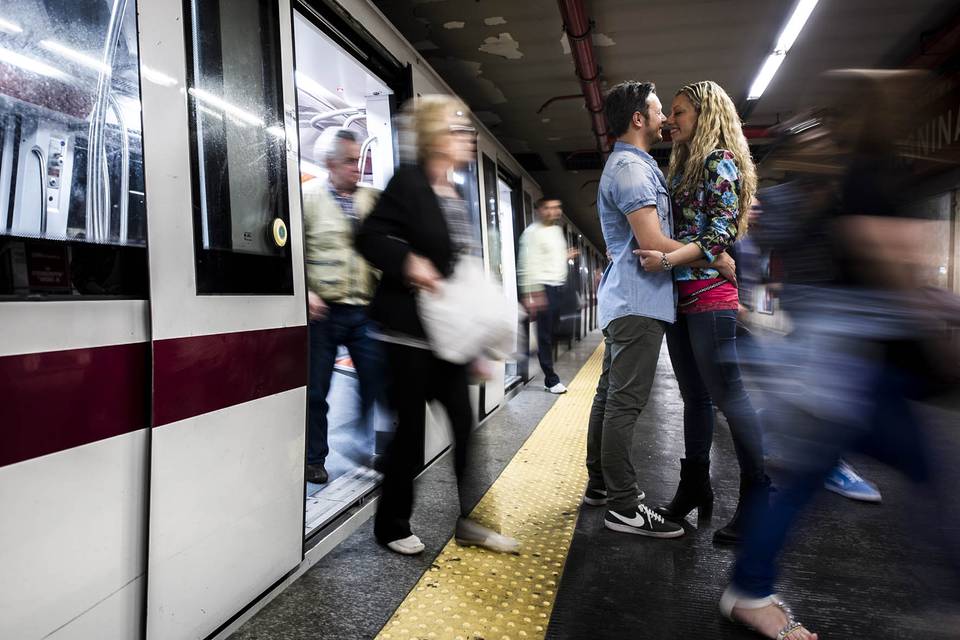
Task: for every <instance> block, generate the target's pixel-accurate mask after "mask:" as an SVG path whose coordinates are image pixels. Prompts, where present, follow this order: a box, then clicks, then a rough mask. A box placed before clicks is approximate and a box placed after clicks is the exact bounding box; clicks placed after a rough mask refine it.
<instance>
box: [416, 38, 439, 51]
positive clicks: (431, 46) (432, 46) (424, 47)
mask: <svg viewBox="0 0 960 640" xmlns="http://www.w3.org/2000/svg"><path fill="white" fill-rule="evenodd" d="M413 48H414V49H416V50H417V51H437V50H438V49H440V47H438V46H437V45H436V43H435V42H432V41H430V40H421V41H420V42H414V43H413Z"/></svg>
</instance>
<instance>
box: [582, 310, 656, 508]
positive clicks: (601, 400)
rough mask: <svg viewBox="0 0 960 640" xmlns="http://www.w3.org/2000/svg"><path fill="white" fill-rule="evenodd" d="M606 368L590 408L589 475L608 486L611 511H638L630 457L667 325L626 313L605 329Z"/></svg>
mask: <svg viewBox="0 0 960 640" xmlns="http://www.w3.org/2000/svg"><path fill="white" fill-rule="evenodd" d="M603 336H604V345H603V369H602V371H601V373H600V381H599V382H598V383H597V392H596V394H595V395H594V396H593V406H592V407H591V409H590V425H589V427H588V432H587V473H588V475H589V476H590V487H591V488H593V489H606V491H607V505H608V507H609V508H610V509H616V510H618V511H626V510H629V509H635V508H636V506H637V503H638V500H637V496H638V495H639V491H638V489H639V487H638V486H637V473H636V471H635V470H634V468H633V461H632V460H631V459H630V451H631V450H632V449H633V436H634V433H635V432H636V427H637V418H639V417H640V413H641V412H642V411H643V409H644V407H645V406H646V404H647V400H648V399H649V397H650V389H651V387H652V386H653V379H654V376H655V374H656V372H657V360H658V359H659V358H660V347H661V346H662V345H663V323H662V322H661V321H659V320H654V319H652V318H644V317H641V316H625V317H623V318H617V319H616V320H614V321H613V322H611V323H610V324H609V325H607V328H606V329H604V330H603Z"/></svg>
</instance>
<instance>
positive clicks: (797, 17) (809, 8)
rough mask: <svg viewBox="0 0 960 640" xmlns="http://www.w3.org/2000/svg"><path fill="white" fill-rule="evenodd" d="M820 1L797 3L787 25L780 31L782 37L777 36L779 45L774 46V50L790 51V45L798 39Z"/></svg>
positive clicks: (806, 0)
mask: <svg viewBox="0 0 960 640" xmlns="http://www.w3.org/2000/svg"><path fill="white" fill-rule="evenodd" d="M818 1H819V0H800V2H799V3H797V6H796V7H795V8H794V10H793V14H792V15H791V16H790V19H789V20H787V26H785V27H784V28H783V31H781V32H780V37H779V38H777V46H776V47H774V51H783V52H784V53H786V52H787V51H790V47H792V46H793V43H794V42H795V41H796V40H797V36H799V35H800V32H801V31H802V30H803V26H804V25H805V24H807V18H809V17H810V14H811V13H812V12H813V9H814V7H816V6H817V2H818Z"/></svg>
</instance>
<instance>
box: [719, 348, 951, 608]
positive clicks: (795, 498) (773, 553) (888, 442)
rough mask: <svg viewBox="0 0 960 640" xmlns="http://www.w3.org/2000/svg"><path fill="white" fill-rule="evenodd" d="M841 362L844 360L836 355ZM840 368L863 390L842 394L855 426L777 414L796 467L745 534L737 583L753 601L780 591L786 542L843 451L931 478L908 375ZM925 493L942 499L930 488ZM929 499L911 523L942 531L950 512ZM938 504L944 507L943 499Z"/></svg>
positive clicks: (850, 365) (784, 407) (786, 410)
mask: <svg viewBox="0 0 960 640" xmlns="http://www.w3.org/2000/svg"><path fill="white" fill-rule="evenodd" d="M837 360H840V359H837V358H834V361H835V362H836V361H837ZM839 364H840V366H839V372H836V373H837V375H840V376H842V377H847V379H848V380H850V381H852V383H851V384H849V385H845V386H848V387H853V386H855V387H858V390H862V391H864V392H865V393H862V394H856V395H854V394H849V395H847V394H846V393H845V394H844V396H843V401H845V402H846V403H847V404H848V406H849V410H850V412H851V413H855V414H856V415H855V416H852V419H851V420H850V421H846V420H843V421H840V422H837V421H833V420H824V419H822V418H821V417H819V416H816V417H815V416H813V415H810V414H809V413H808V412H806V411H802V410H799V409H798V408H797V407H792V406H789V405H788V404H780V405H779V406H777V407H776V408H775V409H774V411H775V412H776V417H777V422H778V423H781V424H783V425H790V428H791V431H792V433H794V434H795V435H794V437H793V438H792V439H791V453H792V456H793V458H794V460H795V461H796V462H795V463H794V464H793V465H792V466H791V469H790V473H789V475H787V476H786V477H785V478H784V479H783V481H782V482H781V483H778V484H779V488H778V491H777V492H776V493H775V494H774V495H773V499H772V501H771V504H770V506H769V508H768V509H767V510H766V512H764V513H762V514H761V515H760V516H759V517H757V518H756V519H754V520H752V521H751V522H750V523H749V525H748V527H747V530H746V532H745V535H744V542H743V546H742V548H741V551H740V555H739V557H738V558H737V562H736V564H735V566H734V570H733V582H732V584H733V586H734V588H736V589H737V590H738V591H740V592H741V593H743V594H745V595H747V596H750V597H756V598H762V597H766V596H768V595H770V594H772V593H774V583H775V581H776V578H777V565H776V561H777V558H778V556H779V555H780V552H781V551H782V549H783V547H784V545H785V544H786V541H787V537H788V535H789V533H790V531H791V529H792V527H793V525H794V523H796V521H797V520H798V518H799V517H800V515H801V514H802V512H803V509H804V507H806V505H807V504H808V503H809V502H810V500H811V499H812V498H813V497H814V496H815V495H816V494H817V492H818V491H820V489H821V488H822V487H823V481H824V479H825V478H826V477H827V475H829V474H830V472H831V471H832V469H833V468H834V467H835V466H836V464H837V461H838V460H839V458H840V456H841V455H842V454H844V453H848V452H850V451H851V450H853V451H860V452H863V453H867V454H869V455H872V456H874V457H876V458H877V459H879V460H881V461H884V462H887V463H889V464H892V465H893V466H895V467H896V468H898V469H900V470H901V471H903V472H904V473H905V474H906V475H907V476H908V477H909V478H910V479H911V480H913V481H915V482H920V483H928V481H929V480H930V477H929V474H930V468H929V453H928V450H927V447H926V442H925V437H924V434H923V431H922V429H921V427H920V425H919V424H918V420H917V415H916V413H915V412H914V411H913V409H912V407H911V405H910V402H909V400H908V396H909V389H910V386H911V385H910V382H909V378H908V377H906V376H904V375H902V374H900V373H898V372H897V371H895V370H893V369H892V368H889V367H886V368H876V367H874V366H873V365H872V364H870V363H862V364H861V363H856V362H854V359H853V358H848V359H847V362H846V363H845V362H842V361H841V362H840V363H839ZM845 365H847V366H845ZM825 377H826V376H825ZM848 390H849V389H848V388H844V389H842V391H844V392H846V391H848ZM836 415H837V414H834V417H836ZM926 488H927V489H928V491H929V492H931V493H934V497H938V498H939V496H936V493H935V491H934V490H933V487H932V486H931V485H930V484H927V487H926ZM923 497H929V494H928V496H923ZM925 502H927V501H925V500H923V499H919V500H916V501H915V504H914V507H920V508H911V512H910V518H909V522H908V523H907V524H906V525H905V526H910V527H911V528H912V529H913V530H915V531H918V532H922V533H924V534H925V535H928V534H929V533H930V532H935V531H938V530H939V528H940V526H942V515H941V514H942V513H944V512H947V511H948V508H946V507H941V508H930V507H935V506H936V505H935V504H934V505H930V506H927V505H925ZM932 502H940V503H941V504H945V503H943V501H942V500H937V501H932ZM951 550H952V551H955V550H954V549H951ZM952 561H953V562H954V563H955V567H954V568H955V569H958V571H957V572H956V575H957V576H960V563H958V560H957V557H956V555H954V557H953V558H952Z"/></svg>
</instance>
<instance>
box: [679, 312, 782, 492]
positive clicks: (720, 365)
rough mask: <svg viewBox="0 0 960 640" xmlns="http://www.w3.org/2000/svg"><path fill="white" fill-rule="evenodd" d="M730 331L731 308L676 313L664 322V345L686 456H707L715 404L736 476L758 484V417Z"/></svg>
mask: <svg viewBox="0 0 960 640" xmlns="http://www.w3.org/2000/svg"><path fill="white" fill-rule="evenodd" d="M736 331H737V312H736V311H733V310H723V311H705V312H703V313H691V314H677V321H676V322H675V323H674V324H673V325H669V326H668V327H667V347H668V348H669V349H670V360H671V362H672V363H673V372H674V373H675V374H676V376H677V383H678V384H679V386H680V395H681V397H682V398H683V439H684V444H685V448H686V457H687V459H688V460H694V461H698V462H707V461H709V460H710V446H711V444H712V443H713V425H714V416H713V413H714V411H713V408H714V404H716V406H717V407H718V408H719V409H720V410H721V411H722V412H723V415H724V416H726V418H727V423H728V424H729V425H730V433H731V435H732V436H733V445H734V448H735V450H736V452H737V461H738V462H739V463H740V475H741V477H743V478H745V479H747V480H748V481H753V482H757V483H760V484H762V483H764V482H765V474H764V470H763V440H762V436H761V433H760V422H759V420H758V418H757V412H756V411H755V410H754V408H753V404H752V403H751V402H750V396H749V395H747V391H746V389H745V388H744V386H743V379H742V378H741V376H740V364H739V360H738V359H737V342H736Z"/></svg>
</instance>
